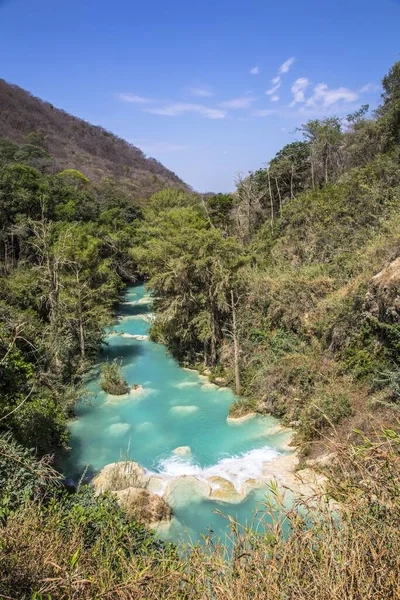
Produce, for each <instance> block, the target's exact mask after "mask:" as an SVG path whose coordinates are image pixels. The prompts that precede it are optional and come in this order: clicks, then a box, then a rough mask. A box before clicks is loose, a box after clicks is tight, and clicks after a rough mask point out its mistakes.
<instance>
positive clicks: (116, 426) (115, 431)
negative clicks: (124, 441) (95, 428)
mask: <svg viewBox="0 0 400 600" xmlns="http://www.w3.org/2000/svg"><path fill="white" fill-rule="evenodd" d="M130 428H131V425H130V424H129V423H113V425H110V426H109V428H108V431H109V432H110V433H111V435H122V434H124V433H126V432H127V431H129V430H130Z"/></svg>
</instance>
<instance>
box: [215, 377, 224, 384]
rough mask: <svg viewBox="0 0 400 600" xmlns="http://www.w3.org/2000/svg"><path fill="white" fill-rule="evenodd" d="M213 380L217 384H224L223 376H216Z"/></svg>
mask: <svg viewBox="0 0 400 600" xmlns="http://www.w3.org/2000/svg"><path fill="white" fill-rule="evenodd" d="M214 381H215V383H216V384H217V385H226V379H225V377H216V378H215V379H214Z"/></svg>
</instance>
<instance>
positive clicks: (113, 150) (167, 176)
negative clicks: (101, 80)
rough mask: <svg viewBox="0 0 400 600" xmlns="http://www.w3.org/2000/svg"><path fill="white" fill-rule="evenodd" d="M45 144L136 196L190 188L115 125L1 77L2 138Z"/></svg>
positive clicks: (60, 163) (62, 163)
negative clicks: (108, 125) (104, 124)
mask: <svg viewBox="0 0 400 600" xmlns="http://www.w3.org/2000/svg"><path fill="white" fill-rule="evenodd" d="M1 137H4V138H8V139H10V140H11V141H13V142H15V143H17V144H21V143H24V142H25V143H34V144H35V145H41V146H42V147H43V148H44V149H45V150H47V151H48V152H49V153H50V154H51V155H52V156H54V158H55V160H56V168H57V169H59V170H62V169H66V168H75V169H77V170H79V171H81V172H82V173H84V174H85V175H86V176H87V177H89V179H91V180H93V181H98V180H100V179H102V178H103V177H112V178H115V179H118V180H119V181H120V182H122V183H123V184H124V185H125V186H126V187H127V188H128V189H129V191H130V193H131V195H132V197H134V198H144V197H145V198H146V197H149V196H151V195H152V194H154V193H155V192H157V191H159V190H160V189H163V188H165V187H176V188H180V189H184V190H188V189H189V188H188V186H187V185H186V184H185V183H184V182H183V181H182V180H181V179H180V178H179V177H178V176H177V175H175V173H173V172H172V171H170V170H169V169H167V168H166V167H164V165H162V164H161V163H160V162H158V161H157V160H156V159H154V158H148V157H146V156H145V154H144V153H143V152H142V151H141V150H140V149H139V148H136V147H135V146H133V145H132V144H129V143H128V142H126V141H125V140H123V139H122V138H120V137H118V136H116V135H114V134H113V133H111V132H110V131H107V130H106V129H103V128H102V127H98V126H96V125H91V124H90V123H87V122H86V121H84V120H83V119H79V118H77V117H74V116H72V115H70V114H68V113H67V112H65V111H64V110H61V109H58V108H55V107H54V106H53V105H52V104H50V103H49V102H45V101H43V100H41V99H40V98H36V97H35V96H33V95H32V94H30V93H29V92H28V91H26V90H24V89H22V88H20V87H18V86H16V85H12V84H10V83H8V82H6V81H4V80H3V79H0V138H1Z"/></svg>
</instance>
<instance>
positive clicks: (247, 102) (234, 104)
mask: <svg viewBox="0 0 400 600" xmlns="http://www.w3.org/2000/svg"><path fill="white" fill-rule="evenodd" d="M255 100H256V98H254V97H253V96H243V97H241V98H233V100H227V101H226V102H221V104H220V106H222V107H223V108H249V106H251V105H252V104H253V102H254V101H255Z"/></svg>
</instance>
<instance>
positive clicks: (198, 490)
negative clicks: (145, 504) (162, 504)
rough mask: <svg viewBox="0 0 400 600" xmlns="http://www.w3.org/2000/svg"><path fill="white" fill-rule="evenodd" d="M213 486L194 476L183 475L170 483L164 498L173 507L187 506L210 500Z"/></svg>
mask: <svg viewBox="0 0 400 600" xmlns="http://www.w3.org/2000/svg"><path fill="white" fill-rule="evenodd" d="M210 494H211V486H210V484H209V483H207V481H204V480H203V479H198V478H197V477H195V476H194V475H181V476H180V477H176V478H175V479H172V480H171V481H169V482H168V485H167V487H166V490H165V494H164V498H166V500H167V502H168V504H171V506H172V507H176V506H186V505H187V504H192V503H193V502H195V501H196V500H201V498H209V496H210Z"/></svg>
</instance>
